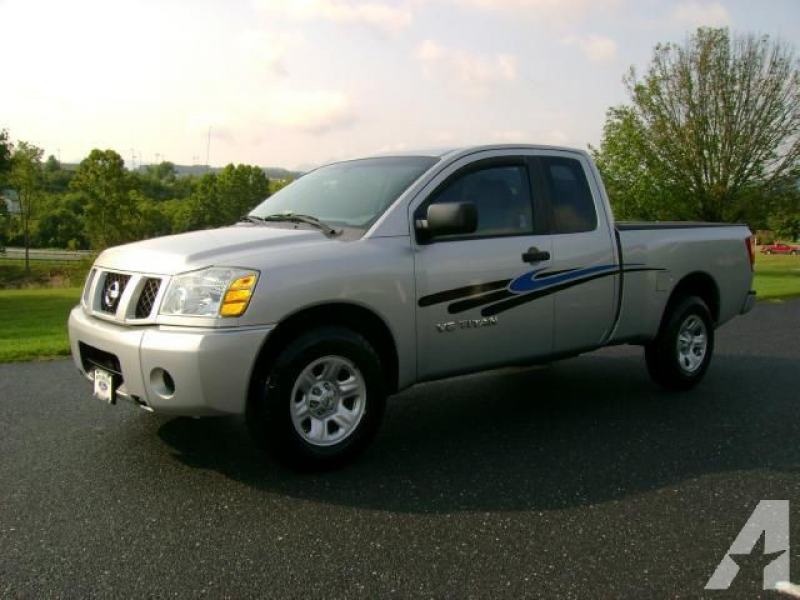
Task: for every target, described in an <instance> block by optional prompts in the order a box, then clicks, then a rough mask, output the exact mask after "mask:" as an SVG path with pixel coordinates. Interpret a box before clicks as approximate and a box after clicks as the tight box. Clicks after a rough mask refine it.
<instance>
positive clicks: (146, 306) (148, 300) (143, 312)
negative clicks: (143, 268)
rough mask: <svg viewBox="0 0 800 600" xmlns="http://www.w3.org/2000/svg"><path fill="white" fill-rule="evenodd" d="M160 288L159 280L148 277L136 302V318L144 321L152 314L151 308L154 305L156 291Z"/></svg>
mask: <svg viewBox="0 0 800 600" xmlns="http://www.w3.org/2000/svg"><path fill="white" fill-rule="evenodd" d="M160 287H161V280H160V279H155V278H153V277H149V278H147V279H146V280H145V282H144V286H143V287H142V291H141V293H140V294H139V300H138V301H137V302H136V313H135V315H136V318H137V319H146V318H147V317H149V316H150V313H151V312H153V306H154V305H155V303H156V297H157V296H158V290H159V288H160Z"/></svg>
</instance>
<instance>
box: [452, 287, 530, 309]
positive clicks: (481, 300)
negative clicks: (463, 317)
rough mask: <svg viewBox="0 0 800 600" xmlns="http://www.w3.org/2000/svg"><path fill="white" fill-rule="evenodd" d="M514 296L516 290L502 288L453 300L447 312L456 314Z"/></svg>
mask: <svg viewBox="0 0 800 600" xmlns="http://www.w3.org/2000/svg"><path fill="white" fill-rule="evenodd" d="M512 296H516V294H515V293H514V292H509V291H508V290H500V291H498V292H492V293H490V294H484V295H483V296H478V297H476V298H467V299H466V300H460V301H458V302H453V303H452V304H451V305H450V306H448V307H447V312H449V313H450V314H451V315H456V314H458V313H462V312H464V311H466V310H469V309H471V308H475V307H476V306H483V305H484V304H491V303H492V302H498V301H500V300H505V299H506V298H511V297H512Z"/></svg>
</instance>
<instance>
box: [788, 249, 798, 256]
mask: <svg viewBox="0 0 800 600" xmlns="http://www.w3.org/2000/svg"><path fill="white" fill-rule="evenodd" d="M789 254H791V255H792V256H797V250H792V251H791V252H789Z"/></svg>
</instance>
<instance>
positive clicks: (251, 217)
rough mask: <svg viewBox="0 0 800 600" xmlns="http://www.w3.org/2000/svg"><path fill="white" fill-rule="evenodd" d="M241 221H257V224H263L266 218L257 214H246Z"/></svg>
mask: <svg viewBox="0 0 800 600" xmlns="http://www.w3.org/2000/svg"><path fill="white" fill-rule="evenodd" d="M239 222H240V223H256V224H257V225H263V224H264V219H263V218H261V217H257V216H255V215H245V216H243V217H242V218H241V219H240V220H239Z"/></svg>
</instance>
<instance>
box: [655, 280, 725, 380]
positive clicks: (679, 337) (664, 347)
mask: <svg viewBox="0 0 800 600" xmlns="http://www.w3.org/2000/svg"><path fill="white" fill-rule="evenodd" d="M713 353H714V321H713V319H712V317H711V313H710V312H709V310H708V306H706V304H705V302H703V301H702V300H701V299H700V298H698V297H696V296H690V297H687V298H684V299H683V300H680V301H679V302H677V303H676V304H675V305H674V307H673V308H672V309H670V314H669V315H668V316H667V319H666V321H665V322H664V324H663V326H662V329H661V331H660V332H659V334H658V337H657V338H656V339H655V340H654V341H653V342H651V343H650V344H648V345H647V346H646V347H645V360H646V361H647V370H648V371H649V373H650V377H652V379H653V380H654V381H655V382H656V383H658V384H659V385H661V386H662V387H664V388H666V389H668V390H687V389H689V388H691V387H693V386H695V385H697V383H699V382H700V380H701V379H702V378H703V376H704V375H705V373H706V371H707V370H708V366H709V364H710V363H711V356H712V355H713Z"/></svg>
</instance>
